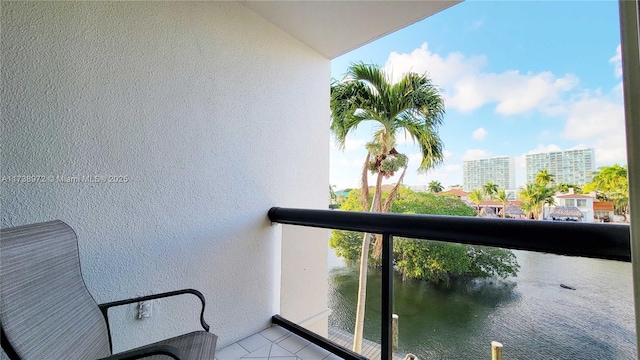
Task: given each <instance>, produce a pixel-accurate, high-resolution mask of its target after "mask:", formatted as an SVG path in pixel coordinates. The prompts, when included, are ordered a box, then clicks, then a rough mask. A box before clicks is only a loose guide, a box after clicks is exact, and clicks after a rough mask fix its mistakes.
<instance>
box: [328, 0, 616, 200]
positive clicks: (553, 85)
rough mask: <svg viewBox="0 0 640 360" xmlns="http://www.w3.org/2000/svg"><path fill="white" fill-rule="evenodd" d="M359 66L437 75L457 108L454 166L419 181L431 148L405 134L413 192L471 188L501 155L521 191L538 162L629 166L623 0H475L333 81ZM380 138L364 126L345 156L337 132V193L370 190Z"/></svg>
mask: <svg viewBox="0 0 640 360" xmlns="http://www.w3.org/2000/svg"><path fill="white" fill-rule="evenodd" d="M354 62H364V63H370V64H376V65H378V66H380V67H382V68H383V69H384V70H385V71H386V72H388V73H389V74H390V76H391V78H392V81H393V80H395V79H398V78H400V77H401V76H402V74H404V73H406V72H409V71H413V72H417V73H420V74H426V75H427V76H429V77H430V78H431V80H432V81H433V83H434V84H435V85H436V86H437V87H438V88H439V89H440V94H441V95H442V96H443V97H444V99H445V107H446V115H445V118H444V125H443V126H441V127H440V129H439V135H440V138H441V139H442V141H443V143H444V148H445V151H444V153H445V161H444V164H442V165H441V166H439V167H437V168H434V169H431V170H429V171H427V172H426V173H418V171H417V169H418V165H419V163H420V159H421V158H420V151H419V148H418V146H417V145H415V144H413V142H412V140H411V139H410V138H405V137H403V136H400V138H399V145H398V146H397V149H398V151H399V152H401V153H404V154H405V155H407V156H408V157H409V168H408V170H407V174H406V175H405V179H404V181H403V183H404V184H406V185H410V186H419V185H427V184H428V183H429V182H430V181H433V180H436V181H439V182H440V183H441V184H442V185H443V186H444V187H445V188H447V187H448V186H451V185H457V184H460V185H462V162H463V160H471V159H478V158H486V157H494V156H505V155H506V156H514V157H515V160H516V186H517V187H521V186H523V185H524V183H525V181H526V168H525V156H526V154H530V153H539V152H549V151H559V150H569V149H578V148H594V149H595V155H596V167H599V166H604V165H611V164H614V163H618V164H626V163H627V161H626V148H625V135H624V112H623V111H624V110H623V100H622V77H621V76H622V69H621V63H620V34H619V22H618V4H617V2H616V1H561V2H555V1H553V2H552V1H465V2H463V3H460V4H458V5H455V6H453V7H451V8H449V9H446V10H444V11H441V12H440V13H437V14H435V15H432V16H431V17H429V18H427V19H425V20H422V21H421V22H418V23H415V24H413V25H410V26H408V27H406V28H404V29H401V30H399V31H397V32H395V33H392V34H390V35H387V36H385V37H383V38H381V39H378V40H376V41H374V42H371V43H369V44H367V45H364V46H362V47H360V48H358V49H356V50H353V51H351V52H349V53H347V54H345V55H342V56H340V57H338V58H335V59H334V60H332V62H331V75H332V77H333V78H334V79H337V80H342V79H343V78H344V74H345V73H346V71H347V69H348V67H349V65H350V64H352V63H354ZM373 131H374V128H373V127H372V126H371V125H370V124H362V125H360V126H359V127H358V128H357V129H356V130H355V131H354V132H352V133H350V134H349V135H348V137H347V142H346V146H345V149H344V150H340V149H339V148H338V147H337V146H336V145H335V141H334V138H333V135H331V154H330V156H331V164H330V183H331V185H335V186H336V189H344V188H354V187H359V186H360V180H359V179H360V174H361V171H362V165H363V163H364V159H365V156H366V150H365V147H364V146H365V144H366V143H367V142H369V141H371V138H372V134H373ZM397 180H398V179H397V176H396V177H391V178H389V179H386V180H385V181H384V183H395V182H397ZM369 183H370V184H374V183H375V182H374V180H373V177H370V182H369Z"/></svg>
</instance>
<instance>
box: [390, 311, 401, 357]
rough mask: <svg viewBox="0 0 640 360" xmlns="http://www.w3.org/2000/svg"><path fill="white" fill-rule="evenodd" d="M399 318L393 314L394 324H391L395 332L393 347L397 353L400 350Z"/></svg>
mask: <svg viewBox="0 0 640 360" xmlns="http://www.w3.org/2000/svg"><path fill="white" fill-rule="evenodd" d="M399 318H400V317H399V316H398V315H397V314H393V317H392V318H391V319H392V322H391V327H392V329H393V330H392V331H393V343H392V344H391V345H392V347H393V351H397V350H398V320H399Z"/></svg>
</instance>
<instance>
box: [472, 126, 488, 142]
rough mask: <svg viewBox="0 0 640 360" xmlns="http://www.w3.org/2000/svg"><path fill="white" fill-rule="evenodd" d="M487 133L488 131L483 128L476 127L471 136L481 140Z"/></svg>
mask: <svg viewBox="0 0 640 360" xmlns="http://www.w3.org/2000/svg"><path fill="white" fill-rule="evenodd" d="M488 133H489V132H488V131H487V130H485V129H484V128H478V129H476V130H474V132H473V133H472V134H471V137H472V138H474V139H475V140H483V139H484V138H485V137H486V136H487V134H488Z"/></svg>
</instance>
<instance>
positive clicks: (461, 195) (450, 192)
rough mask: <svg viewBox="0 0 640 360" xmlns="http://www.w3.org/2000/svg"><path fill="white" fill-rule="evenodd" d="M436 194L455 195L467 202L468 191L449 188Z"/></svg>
mask: <svg viewBox="0 0 640 360" xmlns="http://www.w3.org/2000/svg"><path fill="white" fill-rule="evenodd" d="M438 195H440V196H442V195H449V196H455V197H457V198H458V199H460V200H462V201H464V202H466V203H468V202H469V193H468V192H466V191H462V190H460V189H451V188H450V189H449V190H447V191H441V192H439V193H438Z"/></svg>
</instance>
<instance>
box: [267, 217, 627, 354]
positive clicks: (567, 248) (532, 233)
mask: <svg viewBox="0 0 640 360" xmlns="http://www.w3.org/2000/svg"><path fill="white" fill-rule="evenodd" d="M269 219H270V220H271V221H272V222H276V223H280V224H289V225H301V226H311V227H319V228H326V229H336V230H350V231H360V232H368V233H372V234H382V239H383V243H382V309H381V310H382V329H381V330H382V339H381V348H382V360H390V359H392V354H393V353H392V346H391V344H392V339H391V336H392V334H391V317H392V308H393V306H392V305H393V236H402V237H407V238H412V239H420V240H437V241H444V242H454V243H461V244H469V245H483V246H493V247H499V248H505V249H514V250H529V251H537V252H545V253H550V254H558V255H568V256H580V257H590V258H599V259H606V260H617V261H627V262H629V261H631V242H630V232H629V226H627V225H614V224H588V223H570V222H555V221H531V220H514V219H484V218H474V217H460V216H436V215H407V214H391V213H367V212H352V211H339V210H311V209H294V208H280V207H273V208H271V209H270V210H269Z"/></svg>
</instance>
